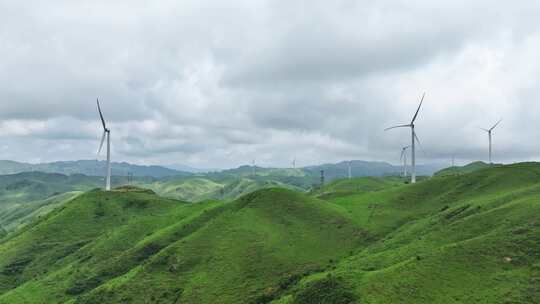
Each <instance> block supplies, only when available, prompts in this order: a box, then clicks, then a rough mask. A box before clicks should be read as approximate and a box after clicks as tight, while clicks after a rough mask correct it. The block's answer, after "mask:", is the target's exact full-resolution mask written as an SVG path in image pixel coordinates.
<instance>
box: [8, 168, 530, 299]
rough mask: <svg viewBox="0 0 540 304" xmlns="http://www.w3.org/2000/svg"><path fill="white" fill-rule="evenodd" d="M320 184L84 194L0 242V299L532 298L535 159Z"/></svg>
mask: <svg viewBox="0 0 540 304" xmlns="http://www.w3.org/2000/svg"><path fill="white" fill-rule="evenodd" d="M394 182H395V183H396V184H394ZM128 190H129V191H128ZM323 190H324V189H323ZM325 191H328V192H332V193H333V195H327V196H321V195H320V193H313V194H312V195H307V194H303V193H299V192H295V191H292V190H286V189H276V188H272V189H264V190H258V191H256V192H253V193H251V194H248V195H245V196H243V197H241V198H240V199H237V200H235V201H233V202H229V203H222V202H212V201H206V202H203V203H198V204H187V203H183V202H181V201H177V200H172V199H164V198H161V197H158V196H156V195H155V194H153V193H152V192H149V191H143V190H137V189H135V188H134V189H131V188H128V189H120V190H117V191H114V192H111V193H106V192H102V191H98V190H95V191H90V192H87V193H85V194H82V195H80V196H77V197H76V198H74V199H73V200H72V201H70V202H68V203H65V204H63V205H62V206H61V207H60V208H58V209H56V210H55V211H53V212H51V213H49V214H48V215H46V216H43V217H42V218H41V219H39V220H38V221H37V222H35V223H33V224H31V225H28V226H26V227H25V228H23V229H21V230H19V231H18V232H15V233H13V234H11V235H8V236H7V237H4V238H3V239H1V240H0V303H2V304H3V303H10V304H12V303H14V304H17V303H70V304H75V303H78V304H82V303H85V304H88V303H212V304H213V303H274V304H277V303H280V304H284V303H289V304H291V303H292V304H304V303H329V304H341V303H486V304H487V303H490V304H491V303H501V304H502V303H505V304H506V303H538V299H540V284H539V282H540V164H537V163H523V164H515V165H510V166H496V167H491V168H487V169H485V170H478V171H474V172H471V173H466V174H463V175H459V176H454V175H452V176H436V177H433V178H430V179H426V180H423V181H422V182H419V183H417V184H415V185H405V184H402V183H400V182H399V181H398V180H396V181H394V180H391V179H390V180H378V179H353V180H348V181H338V182H335V183H332V184H329V185H327V186H326V190H325ZM318 196H319V197H321V198H323V199H321V198H317V197H318Z"/></svg>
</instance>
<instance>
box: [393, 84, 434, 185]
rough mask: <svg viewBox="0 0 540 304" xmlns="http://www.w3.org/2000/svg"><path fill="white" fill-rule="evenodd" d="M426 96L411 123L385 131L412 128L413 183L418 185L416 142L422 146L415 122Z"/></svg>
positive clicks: (423, 95) (421, 100)
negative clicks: (415, 129) (415, 128)
mask: <svg viewBox="0 0 540 304" xmlns="http://www.w3.org/2000/svg"><path fill="white" fill-rule="evenodd" d="M425 96H426V93H424V94H422V98H421V99H420V105H419V106H418V109H417V110H416V113H414V116H413V119H412V120H411V123H409V124H406V125H399V126H393V127H390V128H387V129H385V131H388V130H390V129H395V128H411V139H412V140H411V148H412V149H411V154H412V157H411V158H412V172H411V183H412V184H414V183H416V142H417V141H418V144H420V140H419V139H418V136H416V132H415V131H414V122H415V121H416V117H418V112H420V108H421V107H422V103H423V102H424V97H425Z"/></svg>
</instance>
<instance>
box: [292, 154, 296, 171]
mask: <svg viewBox="0 0 540 304" xmlns="http://www.w3.org/2000/svg"><path fill="white" fill-rule="evenodd" d="M292 168H293V169H296V156H295V157H294V158H293V161H292Z"/></svg>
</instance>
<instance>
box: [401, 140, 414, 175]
mask: <svg viewBox="0 0 540 304" xmlns="http://www.w3.org/2000/svg"><path fill="white" fill-rule="evenodd" d="M410 147H411V146H405V147H403V148H401V157H400V159H399V160H400V161H401V165H402V173H403V177H407V149H409V148H410Z"/></svg>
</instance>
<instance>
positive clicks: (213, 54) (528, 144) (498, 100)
mask: <svg viewBox="0 0 540 304" xmlns="http://www.w3.org/2000/svg"><path fill="white" fill-rule="evenodd" d="M539 13H540V6H539V4H537V3H536V1H522V2H520V5H519V7H517V5H515V4H514V5H512V4H511V3H509V4H495V3H493V2H492V1H475V2H474V3H470V1H444V2H441V1H437V2H434V1H418V0H417V1H351V0H338V1H332V2H328V1H301V0H298V1H259V0H251V1H240V0H233V1H227V2H226V3H225V2H223V1H219V2H218V1H209V0H198V1H159V3H158V2H155V3H154V2H153V3H151V4H149V3H148V1H114V2H111V1H76V2H73V1H55V2H54V4H51V3H46V2H43V1H24V2H20V1H9V0H8V1H3V2H2V3H0V18H1V19H2V20H3V25H4V26H2V27H1V28H0V58H1V60H0V81H1V82H0V83H1V85H0V88H1V90H0V100H1V102H0V140H1V144H0V158H5V159H15V160H21V161H53V160H66V159H81V158H85V159H86V158H93V157H95V150H96V148H97V145H98V141H99V137H100V132H101V131H100V123H99V120H98V116H97V113H96V109H95V98H96V97H99V98H100V100H101V102H102V105H103V109H104V112H105V116H106V118H107V120H108V121H109V123H110V126H111V129H112V138H113V151H114V156H113V158H114V159H115V160H126V161H131V162H135V163H146V164H171V163H182V164H188V165H192V166H199V167H228V166H236V165H240V164H244V163H248V162H250V161H251V159H253V158H255V159H257V163H258V164H259V165H263V166H265V165H266V166H288V165H290V162H291V161H292V159H293V158H294V157H295V156H296V158H297V159H298V164H299V165H300V164H302V165H308V164H314V163H320V162H326V161H337V160H343V159H371V160H386V161H391V162H396V158H399V153H400V147H401V146H402V145H406V144H407V143H408V141H409V137H410V136H409V134H408V132H407V131H406V130H399V129H398V130H393V131H388V132H384V131H383V130H384V128H385V127H387V126H390V125H394V124H399V123H407V122H408V121H409V120H410V118H411V116H412V114H413V113H414V110H415V108H416V106H417V103H418V99H419V96H420V95H421V94H422V92H423V91H426V92H427V95H426V101H425V107H424V108H423V109H422V112H421V114H420V116H419V119H418V123H417V126H418V134H419V136H420V139H421V140H422V146H423V147H424V150H425V154H420V155H419V158H420V162H434V161H448V160H449V159H450V157H451V155H452V154H456V155H457V158H458V159H459V160H461V161H462V162H465V161H469V160H476V159H485V158H486V156H487V155H486V154H487V147H486V146H487V137H486V135H485V134H483V133H482V131H480V130H479V127H487V126H490V125H491V124H494V123H495V122H496V121H497V120H498V119H499V118H500V117H503V118H504V121H503V123H502V124H501V126H500V129H497V130H496V132H495V135H494V136H495V137H494V138H495V139H494V144H495V149H494V151H495V152H494V153H495V159H496V160H497V161H505V162H510V161H517V160H535V159H538V158H539V157H540V153H539V152H538V151H539V149H540V144H539V143H537V141H536V140H535V139H536V137H537V134H538V131H537V126H536V124H538V121H539V118H540V114H539V113H540V112H539V111H540V103H538V101H537V100H538V99H539V98H540V90H539V85H538V83H537V82H538V79H539V76H540V64H539V63H538V60H537V54H538V53H539V52H540V22H538V21H537V16H538V14H539Z"/></svg>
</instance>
